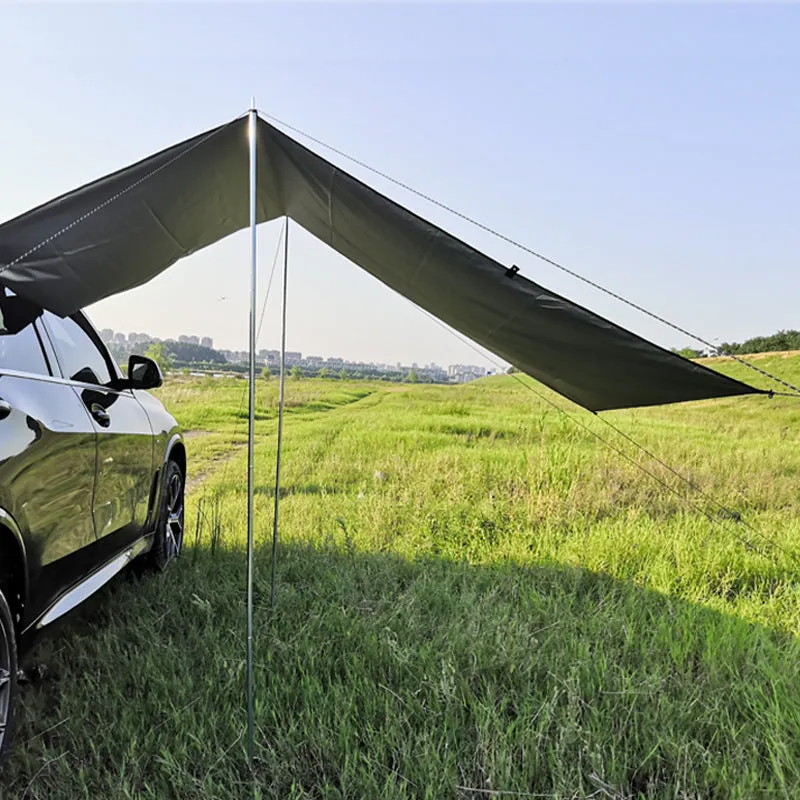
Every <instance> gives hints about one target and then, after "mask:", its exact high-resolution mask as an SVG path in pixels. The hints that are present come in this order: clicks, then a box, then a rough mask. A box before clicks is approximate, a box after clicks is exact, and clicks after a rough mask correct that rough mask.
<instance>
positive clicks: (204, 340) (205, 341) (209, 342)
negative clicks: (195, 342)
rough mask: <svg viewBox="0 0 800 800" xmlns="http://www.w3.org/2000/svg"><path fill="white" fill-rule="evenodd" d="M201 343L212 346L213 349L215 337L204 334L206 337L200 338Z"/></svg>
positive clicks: (204, 345)
mask: <svg viewBox="0 0 800 800" xmlns="http://www.w3.org/2000/svg"><path fill="white" fill-rule="evenodd" d="M200 344H201V345H203V347H209V348H212V349H213V347H214V340H213V339H212V338H211V337H210V336H204V337H203V338H202V339H201V340H200Z"/></svg>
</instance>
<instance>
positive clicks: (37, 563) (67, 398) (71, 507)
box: [0, 321, 96, 620]
mask: <svg viewBox="0 0 800 800" xmlns="http://www.w3.org/2000/svg"><path fill="white" fill-rule="evenodd" d="M54 361H55V358H54V354H53V352H52V348H50V347H49V341H48V340H47V337H46V335H45V333H44V331H43V329H42V328H41V321H38V322H35V323H30V324H29V325H27V326H26V327H25V328H23V329H22V330H21V331H19V332H18V333H16V334H14V335H2V334H0V507H2V508H4V509H5V510H6V512H7V513H9V514H11V516H12V517H13V518H14V519H15V520H16V523H17V525H18V526H19V527H20V529H21V530H22V531H23V535H24V536H25V539H26V549H27V553H26V555H27V562H28V571H29V579H30V586H31V593H30V597H29V598H28V599H29V602H28V608H27V609H26V614H25V616H26V620H30V619H34V618H36V616H38V614H39V613H40V612H41V611H43V610H44V609H45V608H46V607H47V605H48V604H49V603H50V602H52V600H54V599H55V597H56V596H57V595H58V594H60V593H61V592H62V591H64V589H65V588H68V587H69V586H70V585H71V584H73V583H75V582H76V581H78V580H79V579H80V578H81V577H82V576H83V575H84V573H85V572H86V571H87V569H90V568H91V564H90V562H91V558H92V548H91V546H92V545H93V544H94V543H95V532H94V523H93V519H92V495H93V493H94V481H95V459H96V454H95V438H96V437H95V432H94V426H93V424H92V421H91V419H90V418H89V414H88V413H87V412H86V409H85V408H84V407H83V404H82V403H81V401H80V400H79V399H78V397H77V396H76V395H75V393H74V391H73V390H72V387H71V386H69V385H68V384H66V383H65V382H64V381H63V380H61V379H60V377H58V369H57V367H56V366H55V364H54Z"/></svg>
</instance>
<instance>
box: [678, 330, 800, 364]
mask: <svg viewBox="0 0 800 800" xmlns="http://www.w3.org/2000/svg"><path fill="white" fill-rule="evenodd" d="M782 350H800V331H778V332H777V333H773V334H772V335H771V336H754V337H753V338H752V339H747V340H746V341H744V342H722V344H720V345H719V347H718V350H717V353H711V352H707V351H705V350H694V349H693V348H691V347H684V348H681V349H678V348H673V352H675V353H677V354H678V355H681V356H684V358H702V357H703V356H710V355H721V356H739V355H746V354H747V353H773V352H780V351H782Z"/></svg>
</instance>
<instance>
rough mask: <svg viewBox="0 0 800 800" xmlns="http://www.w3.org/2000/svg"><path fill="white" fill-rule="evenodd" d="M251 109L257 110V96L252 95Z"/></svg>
mask: <svg viewBox="0 0 800 800" xmlns="http://www.w3.org/2000/svg"><path fill="white" fill-rule="evenodd" d="M250 110H251V111H255V110H256V98H255V97H251V98H250Z"/></svg>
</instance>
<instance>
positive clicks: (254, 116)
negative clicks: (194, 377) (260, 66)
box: [247, 98, 258, 769]
mask: <svg viewBox="0 0 800 800" xmlns="http://www.w3.org/2000/svg"><path fill="white" fill-rule="evenodd" d="M248 130H249V135H250V260H251V263H250V386H249V389H250V404H249V406H250V407H249V414H248V426H247V763H248V764H249V765H250V769H252V768H253V728H254V720H253V716H254V703H253V547H254V543H253V490H254V488H255V487H254V483H253V461H254V452H253V451H254V445H255V440H254V434H255V430H254V428H255V409H256V264H257V260H256V222H257V219H256V135H257V133H258V112H257V111H256V101H255V98H253V99H252V101H251V103H250V119H249V129H248Z"/></svg>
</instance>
